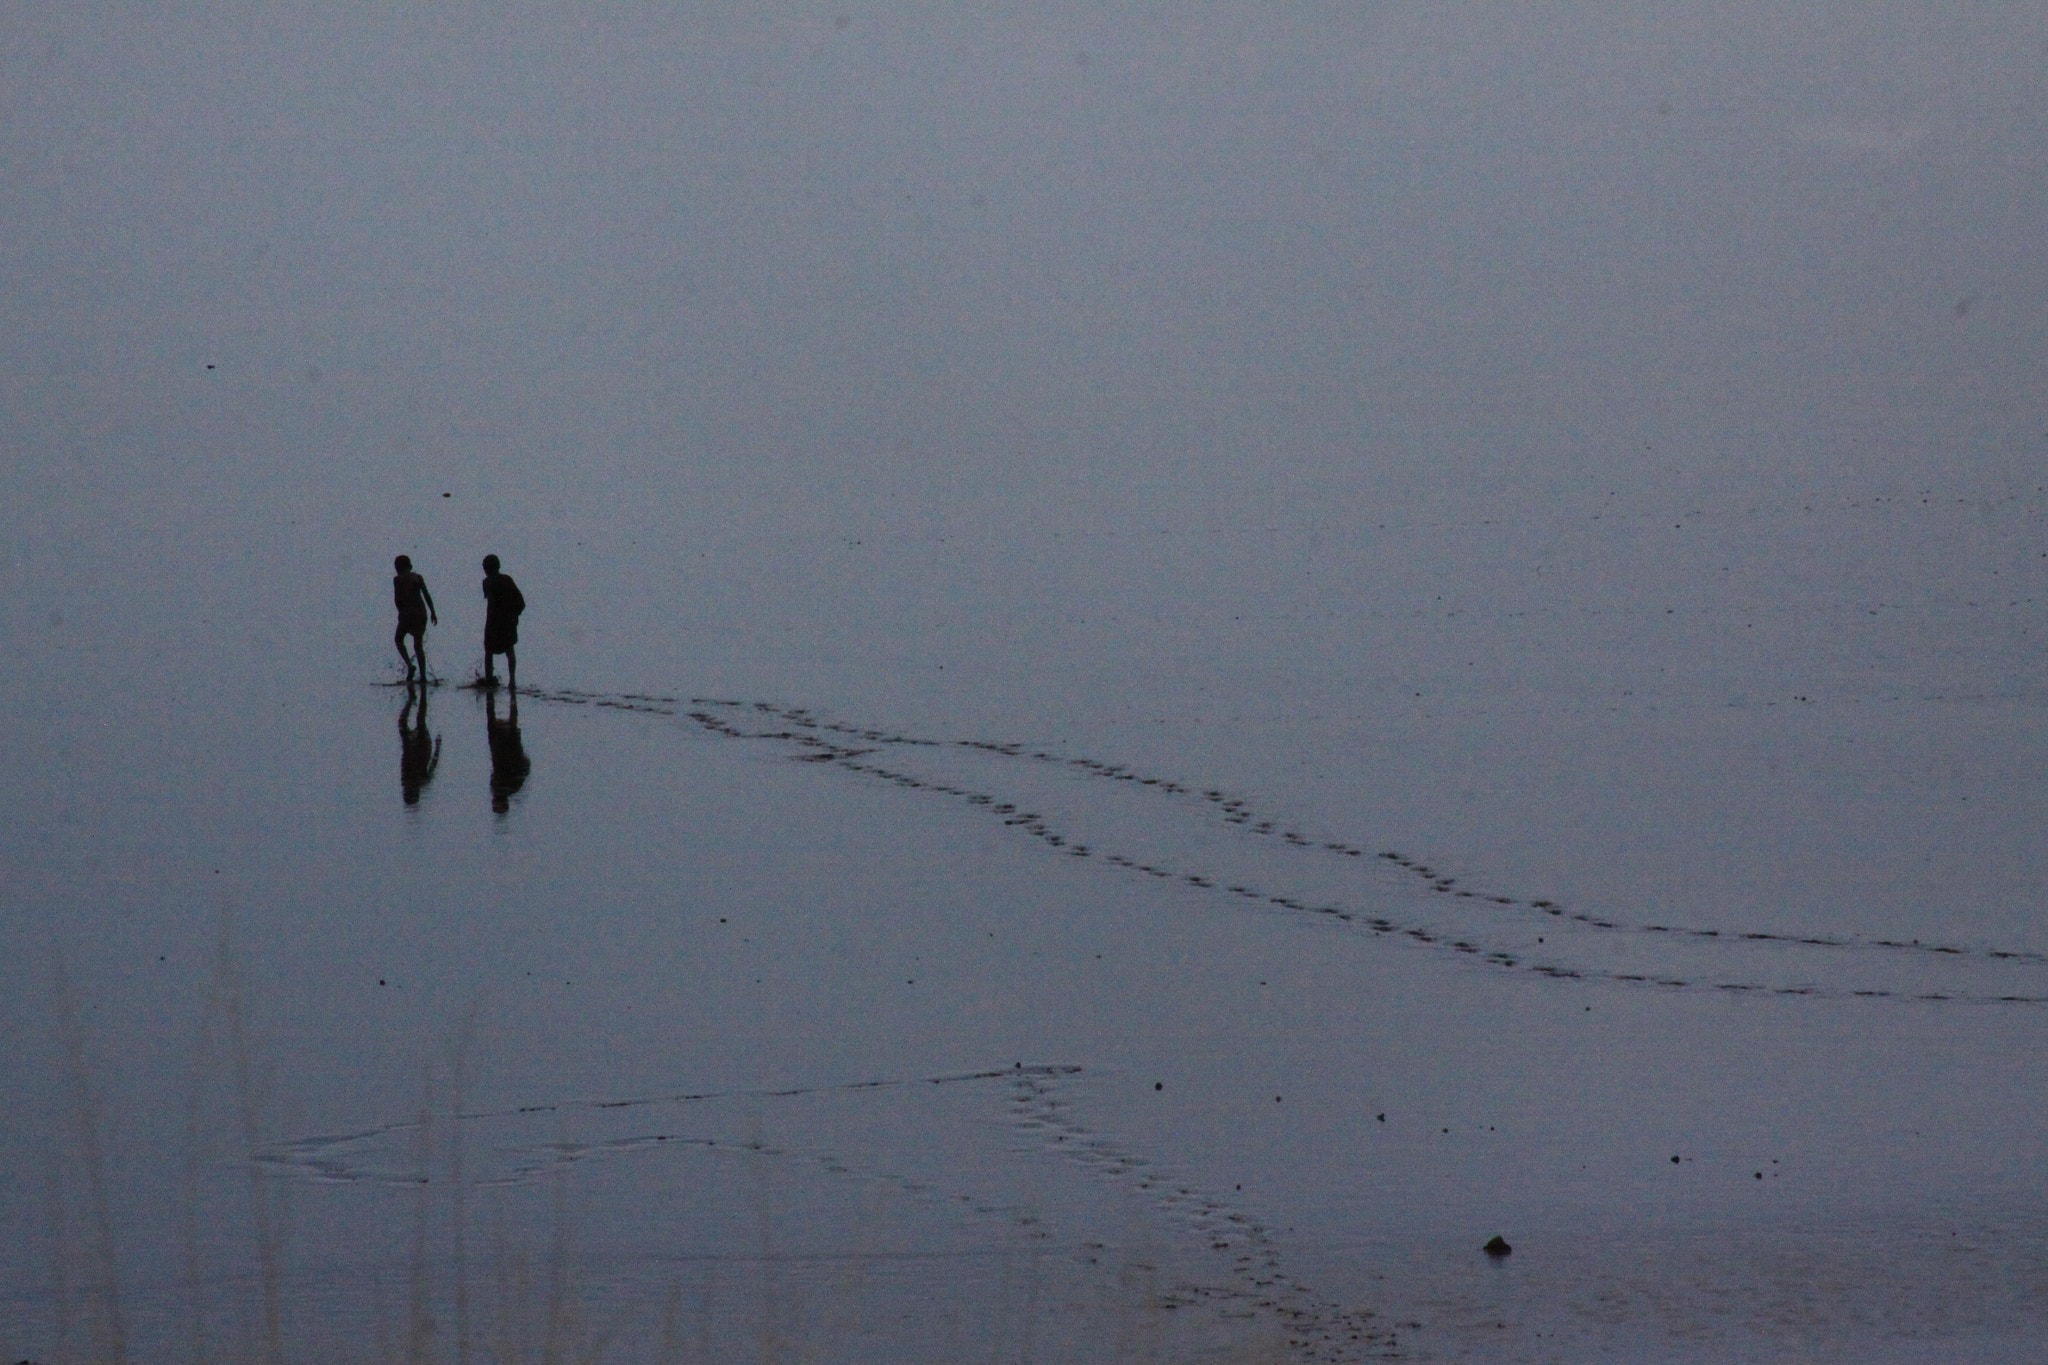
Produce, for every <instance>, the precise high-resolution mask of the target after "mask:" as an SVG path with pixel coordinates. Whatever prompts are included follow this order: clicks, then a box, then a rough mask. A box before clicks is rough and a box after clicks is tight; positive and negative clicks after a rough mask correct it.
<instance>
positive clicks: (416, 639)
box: [412, 631, 427, 689]
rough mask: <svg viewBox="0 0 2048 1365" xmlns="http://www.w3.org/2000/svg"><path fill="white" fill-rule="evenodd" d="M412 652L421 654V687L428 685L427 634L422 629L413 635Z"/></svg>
mask: <svg viewBox="0 0 2048 1365" xmlns="http://www.w3.org/2000/svg"><path fill="white" fill-rule="evenodd" d="M412 652H413V653H415V654H417V655H419V656H420V687H421V688H422V689H424V688H425V687H426V685H427V634H426V632H425V631H421V632H420V633H419V634H418V635H415V636H413V637H412Z"/></svg>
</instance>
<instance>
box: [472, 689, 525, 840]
mask: <svg viewBox="0 0 2048 1365" xmlns="http://www.w3.org/2000/svg"><path fill="white" fill-rule="evenodd" d="M484 706H485V708H486V709H485V711H484V735H485V738H487V739H488V740H489V741H490V744H491V809H492V810H494V811H496V812H497V813H498V814H500V815H503V814H504V813H505V812H507V811H509V810H511V809H512V796H513V793H515V792H517V791H518V790H519V789H520V788H521V787H523V786H525V785H526V775H527V774H528V773H530V772H532V771H533V760H532V759H530V758H528V757H527V756H526V745H525V744H523V743H521V742H520V739H519V694H518V693H517V692H514V693H513V694H512V696H511V709H510V710H509V711H508V712H507V713H506V715H505V719H503V720H499V719H498V698H497V695H496V694H495V693H490V692H486V693H485V694H484Z"/></svg>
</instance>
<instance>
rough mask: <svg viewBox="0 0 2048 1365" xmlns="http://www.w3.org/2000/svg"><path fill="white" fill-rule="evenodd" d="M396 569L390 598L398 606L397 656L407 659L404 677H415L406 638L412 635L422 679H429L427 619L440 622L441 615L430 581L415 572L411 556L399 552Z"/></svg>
mask: <svg viewBox="0 0 2048 1365" xmlns="http://www.w3.org/2000/svg"><path fill="white" fill-rule="evenodd" d="M391 567H392V568H393V569H396V570H397V572H396V573H394V574H393V575H392V576H391V600H392V602H393V603H394V604H395V605H396V606H397V607H398V629H397V630H395V631H393V632H392V635H391V643H392V644H394V645H397V646H398V657H399V658H401V659H403V660H405V676H406V680H407V681H408V682H409V681H411V680H412V654H408V653H406V652H405V637H406V636H408V635H410V636H412V648H413V654H417V655H419V656H420V682H421V683H425V682H426V680H427V621H428V618H430V617H431V618H432V619H433V622H434V624H435V625H437V626H438V625H440V624H441V614H440V613H439V612H437V611H435V610H434V594H432V593H430V592H428V591H427V580H426V579H425V578H423V577H422V576H420V575H419V574H416V573H414V572H413V571H412V556H411V555H400V556H399V557H398V558H396V559H394V560H392V561H391Z"/></svg>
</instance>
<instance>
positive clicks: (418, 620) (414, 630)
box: [398, 612, 427, 635]
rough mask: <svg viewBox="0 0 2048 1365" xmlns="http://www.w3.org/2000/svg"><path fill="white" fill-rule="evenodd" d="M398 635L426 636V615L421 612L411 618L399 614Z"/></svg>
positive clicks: (410, 616) (407, 615) (408, 615)
mask: <svg viewBox="0 0 2048 1365" xmlns="http://www.w3.org/2000/svg"><path fill="white" fill-rule="evenodd" d="M398 633H399V634H400V635H424V634H426V633H427V614H426V613H425V612H421V613H420V614H419V615H417V616H413V615H410V614H401V615H400V616H399V618H398Z"/></svg>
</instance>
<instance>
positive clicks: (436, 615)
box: [420, 578, 441, 626]
mask: <svg viewBox="0 0 2048 1365" xmlns="http://www.w3.org/2000/svg"><path fill="white" fill-rule="evenodd" d="M420 596H422V597H424V598H426V599H427V616H428V618H429V619H430V620H432V621H433V623H434V624H435V625H437V626H438V625H440V624H441V613H440V612H438V611H435V610H434V594H432V593H430V592H428V591H427V580H426V579H424V578H422V579H421V580H420Z"/></svg>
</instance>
